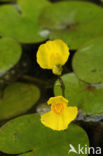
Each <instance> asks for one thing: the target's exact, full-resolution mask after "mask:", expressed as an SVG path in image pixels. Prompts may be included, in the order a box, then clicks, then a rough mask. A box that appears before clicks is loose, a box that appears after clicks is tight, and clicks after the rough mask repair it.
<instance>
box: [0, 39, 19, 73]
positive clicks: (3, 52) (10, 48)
mask: <svg viewBox="0 0 103 156" xmlns="http://www.w3.org/2000/svg"><path fill="white" fill-rule="evenodd" d="M21 53H22V50H21V47H20V45H19V44H18V43H17V42H16V41H15V40H13V39H10V38H1V39H0V73H4V72H6V71H7V70H9V69H10V68H11V67H13V66H14V65H16V64H17V62H18V61H19V59H20V57H21Z"/></svg>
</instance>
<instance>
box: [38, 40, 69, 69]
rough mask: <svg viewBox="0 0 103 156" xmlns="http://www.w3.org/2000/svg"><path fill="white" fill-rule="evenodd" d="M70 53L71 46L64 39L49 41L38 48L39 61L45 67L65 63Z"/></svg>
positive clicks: (48, 67) (49, 67) (51, 67)
mask: <svg viewBox="0 0 103 156" xmlns="http://www.w3.org/2000/svg"><path fill="white" fill-rule="evenodd" d="M69 54H70V53H69V48H68V46H67V45H66V43H64V42H63V41H62V40H54V41H47V42H46V43H45V44H42V45H40V47H39V49H38V52H37V62H38V64H39V65H40V67H41V68H43V69H53V67H54V66H56V65H64V64H65V63H66V61H67V60H68V57H69Z"/></svg>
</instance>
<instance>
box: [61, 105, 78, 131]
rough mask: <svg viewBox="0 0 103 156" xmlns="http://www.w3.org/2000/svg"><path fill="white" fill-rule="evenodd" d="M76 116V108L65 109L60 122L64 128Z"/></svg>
mask: <svg viewBox="0 0 103 156" xmlns="http://www.w3.org/2000/svg"><path fill="white" fill-rule="evenodd" d="M77 114H78V108H77V107H67V108H66V109H65V111H64V112H63V114H62V120H63V121H64V123H65V127H64V128H66V127H68V125H69V124H70V123H71V122H72V121H73V120H74V119H75V118H76V116H77Z"/></svg>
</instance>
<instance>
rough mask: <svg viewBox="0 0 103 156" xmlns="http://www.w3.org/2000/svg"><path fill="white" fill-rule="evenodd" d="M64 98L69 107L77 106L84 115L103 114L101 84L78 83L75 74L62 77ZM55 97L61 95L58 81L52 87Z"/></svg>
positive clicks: (102, 88)
mask: <svg viewBox="0 0 103 156" xmlns="http://www.w3.org/2000/svg"><path fill="white" fill-rule="evenodd" d="M62 79H63V82H64V84H65V96H66V98H67V99H68V100H69V105H70V106H77V107H78V108H79V109H80V110H81V111H82V112H83V113H86V114H97V115H99V114H103V84H98V85H92V84H91V85H90V84H87V83H84V82H81V81H79V79H78V78H77V77H76V76H75V74H73V73H70V74H66V75H64V76H62ZM54 92H55V95H56V96H57V95H61V88H60V84H59V81H57V82H56V83H55V86H54Z"/></svg>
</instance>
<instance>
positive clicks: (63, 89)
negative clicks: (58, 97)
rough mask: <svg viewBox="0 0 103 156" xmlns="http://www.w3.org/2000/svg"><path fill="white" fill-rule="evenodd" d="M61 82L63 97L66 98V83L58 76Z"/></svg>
mask: <svg viewBox="0 0 103 156" xmlns="http://www.w3.org/2000/svg"><path fill="white" fill-rule="evenodd" d="M58 79H59V82H60V87H61V89H62V96H63V97H65V85H64V82H63V80H62V78H61V77H60V76H58Z"/></svg>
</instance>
